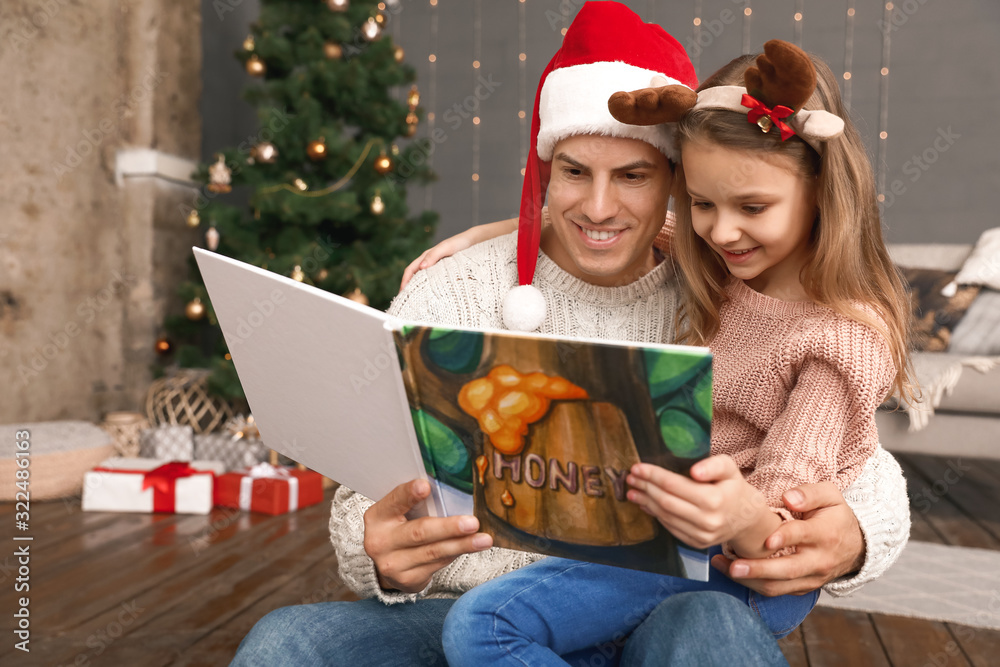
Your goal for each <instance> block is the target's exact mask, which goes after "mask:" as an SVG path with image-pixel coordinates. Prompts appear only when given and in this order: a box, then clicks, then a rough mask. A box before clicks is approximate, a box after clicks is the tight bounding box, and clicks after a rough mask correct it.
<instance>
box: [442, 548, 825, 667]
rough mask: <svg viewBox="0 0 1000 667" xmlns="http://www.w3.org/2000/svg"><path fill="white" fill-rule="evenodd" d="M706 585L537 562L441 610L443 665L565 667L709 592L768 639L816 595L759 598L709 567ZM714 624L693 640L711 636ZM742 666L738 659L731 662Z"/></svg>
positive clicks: (786, 628) (794, 621) (799, 616)
mask: <svg viewBox="0 0 1000 667" xmlns="http://www.w3.org/2000/svg"><path fill="white" fill-rule="evenodd" d="M709 577H710V579H709V581H707V582H699V581H692V580H690V579H681V578H677V577H669V576H665V575H661V574H652V573H649V572H640V571H637V570H627V569H624V568H618V567H612V566H609V565H598V564H595V563H584V562H580V561H573V560H566V559H563V558H545V559H543V560H540V561H536V562H535V563H532V564H531V565H529V566H527V567H523V568H521V569H519V570H515V571H514V572H510V573H508V574H505V575H503V576H502V577H498V578H496V579H493V580H492V581H488V582H486V583H484V584H482V585H480V586H477V587H476V588H474V589H472V590H471V591H469V592H468V593H466V594H465V595H463V596H462V597H461V598H459V600H458V601H457V602H456V603H455V605H454V606H453V607H452V608H451V610H450V611H449V612H448V617H447V618H446V619H445V623H444V631H443V634H442V640H443V644H444V650H445V655H446V656H447V658H448V664H449V665H451V666H452V667H460V666H462V665H477V666H478V665H495V664H514V665H530V666H531V667H536V666H538V665H565V664H566V662H567V661H566V660H565V659H564V658H562V657H560V656H566V655H567V654H572V653H574V652H575V651H578V650H580V649H582V648H585V647H588V646H592V645H594V644H606V643H608V642H610V643H615V644H624V642H625V639H626V638H627V637H628V636H629V634H631V633H632V632H633V631H634V630H635V629H636V628H637V627H638V626H639V625H640V624H641V623H642V622H643V621H644V620H645V619H646V618H647V617H648V616H649V615H650V613H651V612H652V611H653V610H654V609H656V607H657V606H658V605H659V604H660V603H661V602H662V601H663V600H664V599H667V598H669V597H671V596H673V595H676V594H678V593H690V592H699V593H700V592H705V591H715V592H718V593H724V594H726V595H729V596H731V597H733V598H735V599H736V600H737V601H739V602H740V603H742V604H744V605H746V606H747V607H749V608H750V609H751V610H752V611H753V612H754V613H755V614H756V615H757V616H758V617H759V618H760V619H761V620H762V621H763V622H764V624H765V625H766V626H767V629H768V630H769V631H770V632H771V634H772V635H773V636H774V637H775V638H780V637H783V636H785V635H786V634H788V633H789V632H791V631H792V630H794V629H795V628H796V627H797V626H798V625H799V623H801V622H802V620H803V619H804V618H805V617H806V614H808V613H809V612H810V611H811V610H812V608H813V606H814V605H815V603H816V600H817V598H818V597H819V592H818V591H814V592H812V593H809V594H807V595H802V596H795V595H785V596H780V597H771V598H769V597H764V596H762V595H759V594H758V593H756V592H754V591H752V590H750V589H748V588H746V587H744V586H742V585H740V584H737V583H736V582H734V581H732V580H731V579H729V578H728V577H726V576H724V575H722V574H720V573H719V572H717V571H715V570H714V569H713V570H712V571H711V574H710V575H709ZM718 634H719V633H718V631H717V630H716V624H715V623H714V622H712V623H709V624H707V625H705V626H703V627H702V629H701V633H700V637H701V639H700V641H702V642H709V643H713V644H714V642H715V641H716V639H717V638H718ZM738 662H739V664H742V663H743V661H742V660H740V661H738Z"/></svg>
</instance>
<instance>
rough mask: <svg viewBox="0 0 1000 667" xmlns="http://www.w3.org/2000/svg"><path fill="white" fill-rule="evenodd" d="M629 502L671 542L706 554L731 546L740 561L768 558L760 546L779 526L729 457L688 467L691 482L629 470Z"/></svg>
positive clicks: (644, 468) (650, 469)
mask: <svg viewBox="0 0 1000 667" xmlns="http://www.w3.org/2000/svg"><path fill="white" fill-rule="evenodd" d="M628 483H629V485H630V486H632V489H630V490H629V492H628V499H629V500H631V501H632V502H634V503H636V504H638V505H639V506H640V507H642V509H643V510H644V511H646V512H647V513H649V514H652V515H653V516H655V517H656V518H657V520H658V521H659V522H660V523H661V524H663V527H664V528H666V529H667V530H669V531H670V532H671V533H672V534H673V535H674V537H676V538H677V539H679V540H682V541H683V542H685V543H686V544H689V545H691V546H692V547H695V548H699V549H704V548H707V547H710V546H713V545H716V544H720V543H722V542H731V543H732V546H733V548H734V549H735V550H736V551H737V553H739V554H740V555H741V556H746V557H759V556H764V555H769V552H767V551H766V550H765V549H764V540H765V539H767V537H768V536H769V535H770V534H771V533H772V532H774V530H775V529H776V528H777V527H778V525H779V524H780V523H781V519H780V517H778V516H777V515H776V514H774V513H773V512H772V511H771V510H770V509H769V508H768V507H767V503H765V501H764V496H762V495H761V493H760V491H758V490H757V489H755V488H754V487H753V486H751V485H750V484H749V483H748V482H747V481H746V480H745V479H743V475H742V474H741V473H740V469H739V468H738V467H737V466H736V463H735V462H734V461H733V460H732V459H731V458H730V457H728V456H725V455H722V456H712V457H709V458H707V459H705V460H703V461H699V462H698V463H696V464H695V465H694V466H692V467H691V478H688V477H685V476H684V475H679V474H677V473H674V472H671V471H669V470H666V469H664V468H660V467H659V466H654V465H652V464H649V463H637V464H636V465H634V466H632V470H631V474H630V475H629V476H628Z"/></svg>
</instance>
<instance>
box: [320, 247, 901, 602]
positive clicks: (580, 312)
mask: <svg viewBox="0 0 1000 667" xmlns="http://www.w3.org/2000/svg"><path fill="white" fill-rule="evenodd" d="M516 256H517V234H516V233H514V234H510V235H507V236H501V237H499V238H496V239H493V240H491V241H487V242H485V243H481V244H479V245H476V246H473V247H472V248H469V249H468V250H466V251H465V252H461V253H458V254H456V255H454V256H453V257H449V258H447V259H443V260H441V261H440V262H439V263H437V264H436V265H434V266H433V267H431V268H429V269H427V270H425V271H420V272H419V273H417V274H416V275H415V276H414V277H413V280H412V281H410V284H409V285H407V287H406V289H405V290H404V291H403V292H402V293H400V294H399V296H397V297H396V299H395V300H394V301H393V302H392V306H391V307H390V308H389V312H390V313H391V314H392V315H396V316H398V317H400V318H404V319H410V320H421V321H425V322H433V323H435V324H443V325H450V326H467V327H480V328H493V329H502V328H503V324H502V321H501V315H500V313H501V310H500V306H501V303H502V301H503V297H504V295H505V294H506V293H507V291H508V290H509V289H510V288H511V287H513V286H514V285H516V284H517V259H516ZM534 285H535V286H536V287H537V288H538V289H539V290H541V292H542V294H543V295H544V296H545V305H546V313H547V317H546V320H545V322H544V324H543V325H542V327H541V330H540V331H541V332H542V333H547V334H558V335H569V336H578V337H586V338H605V339H614V340H625V341H634V342H642V343H647V342H648V343H669V342H672V341H673V334H674V318H675V316H676V312H677V300H676V292H677V284H676V281H675V279H674V274H673V270H672V267H671V265H670V262H669V261H663V262H661V263H660V264H658V265H657V267H656V268H655V269H653V270H652V271H650V272H649V273H648V274H646V275H645V276H643V277H642V278H640V279H639V280H637V281H635V282H633V283H631V284H629V285H625V286H622V287H598V286H595V285H591V284H589V283H586V282H584V281H582V280H580V279H578V278H575V277H573V276H571V275H570V274H569V273H567V272H566V271H564V270H562V269H561V268H560V267H559V266H557V265H556V264H555V262H553V261H552V260H551V259H549V258H548V256H546V255H545V254H544V253H539V256H538V266H537V269H536V271H535V280H534ZM844 498H845V499H846V500H847V503H848V505H849V506H850V507H851V509H852V510H853V511H854V513H855V515H856V516H857V518H858V522H859V523H860V525H861V530H862V532H863V533H864V536H865V542H866V548H867V553H866V559H865V564H864V567H863V568H862V569H861V571H860V572H859V573H857V574H856V575H855V576H853V577H851V578H844V579H840V580H837V581H834V582H832V583H830V584H828V585H827V586H826V590H827V591H828V592H829V593H831V594H833V595H846V594H849V593H851V592H853V591H855V590H857V589H858V588H860V587H861V586H862V585H864V584H865V583H867V582H868V581H871V580H873V579H876V578H878V577H879V576H880V575H881V574H882V573H883V572H884V571H885V570H886V569H887V568H888V567H889V566H890V565H891V564H892V563H893V562H894V561H895V560H896V558H897V556H898V555H899V552H900V551H902V549H903V546H904V545H905V544H906V539H907V537H908V535H909V528H910V516H909V505H908V503H907V499H906V484H905V482H904V480H903V475H902V472H901V470H900V468H899V465H898V464H897V463H896V461H895V460H894V459H893V458H892V456H890V455H889V454H888V453H886V452H885V451H884V450H882V449H879V450H878V452H877V453H876V454H875V456H873V457H872V458H871V459H870V460H869V461H868V463H867V465H866V466H865V468H864V470H863V472H862V473H861V476H860V477H859V478H858V480H857V481H856V482H855V483H854V484H853V485H852V486H851V487H850V488H848V489H847V491H846V492H845V493H844ZM372 503H373V501H372V500H369V499H368V498H365V497H364V496H361V495H359V494H356V493H354V492H353V491H351V490H350V489H347V488H344V487H341V488H340V489H338V491H337V494H336V496H335V497H334V501H333V508H332V514H331V518H330V537H331V540H332V541H333V546H334V548H335V549H336V552H337V560H338V562H339V567H340V576H341V578H342V579H343V580H344V582H345V583H346V584H347V585H348V586H349V587H350V588H351V590H353V591H354V592H355V593H357V594H358V595H359V596H361V597H363V598H369V597H378V599H380V600H382V601H383V602H385V603H389V604H391V603H396V602H407V601H413V600H416V599H418V598H420V597H457V596H458V595H461V594H462V593H464V592H465V591H468V590H469V589H471V588H472V587H474V586H476V585H478V584H481V583H483V582H484V581H488V580H490V579H492V578H494V577H497V576H499V575H501V574H504V573H506V572H510V571H512V570H516V569H518V568H520V567H523V566H525V565H527V564H529V563H531V562H534V561H535V560H538V559H539V558H542V556H540V555H538V554H531V553H527V552H523V551H513V550H510V549H499V548H492V549H489V550H487V551H484V552H480V553H474V554H465V555H463V556H459V557H458V558H457V559H456V560H455V561H453V562H452V563H451V564H450V565H448V566H446V567H444V568H442V569H441V570H439V571H438V572H437V573H436V574H435V575H434V577H433V579H432V580H431V583H430V584H429V585H428V586H427V588H425V589H424V590H423V591H421V592H420V593H419V594H406V593H399V592H388V591H384V590H382V588H381V587H380V586H379V584H378V577H377V576H376V573H375V565H374V563H373V562H372V560H371V558H369V557H368V554H367V553H365V550H364V544H363V543H364V513H365V511H366V510H367V509H368V508H369V507H370V506H371V505H372Z"/></svg>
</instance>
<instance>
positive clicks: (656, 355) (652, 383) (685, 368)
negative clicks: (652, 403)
mask: <svg viewBox="0 0 1000 667" xmlns="http://www.w3.org/2000/svg"><path fill="white" fill-rule="evenodd" d="M645 361H646V377H647V378H648V381H649V391H650V394H651V395H652V397H653V398H654V400H655V399H656V398H659V397H662V396H663V395H665V394H668V393H670V392H673V391H676V390H677V389H678V388H680V387H681V386H683V385H684V384H685V383H687V382H688V381H689V380H691V379H692V378H694V377H696V376H697V375H698V374H699V373H700V372H702V371H703V370H704V369H707V368H709V367H710V366H711V363H712V361H711V357H704V356H699V355H695V354H691V355H687V354H676V353H670V354H665V353H663V352H659V351H656V350H646V354H645Z"/></svg>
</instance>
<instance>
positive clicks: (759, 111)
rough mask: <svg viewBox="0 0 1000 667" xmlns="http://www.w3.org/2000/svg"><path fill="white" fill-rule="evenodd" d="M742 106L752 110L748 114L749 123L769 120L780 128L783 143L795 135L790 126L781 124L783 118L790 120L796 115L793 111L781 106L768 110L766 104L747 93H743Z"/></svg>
mask: <svg viewBox="0 0 1000 667" xmlns="http://www.w3.org/2000/svg"><path fill="white" fill-rule="evenodd" d="M741 104H742V105H743V106H745V107H747V108H748V109H750V111H749V113H747V121H749V122H751V123H757V121H759V120H760V119H761V118H768V119H769V120H770V121H771V122H772V123H774V124H775V125H777V126H778V130H780V131H781V140H782V141H784V140H785V139H787V138H788V137H790V136H792V135H794V134H795V130H793V129H792V128H791V127H790V126H789V125H787V124H785V123H783V122H781V119H782V118H788V117H789V116H791V115H792V114H793V113H795V111H793V110H792V109H789V108H788V107H785V106H781V105H780V104H779V105H778V106H776V107H774V108H773V109H771V108H768V106H767V105H766V104H764V103H763V102H761V101H760V100H758V99H757V98H755V97H753V96H751V95H748V94H746V93H743V100H742V102H741Z"/></svg>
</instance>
